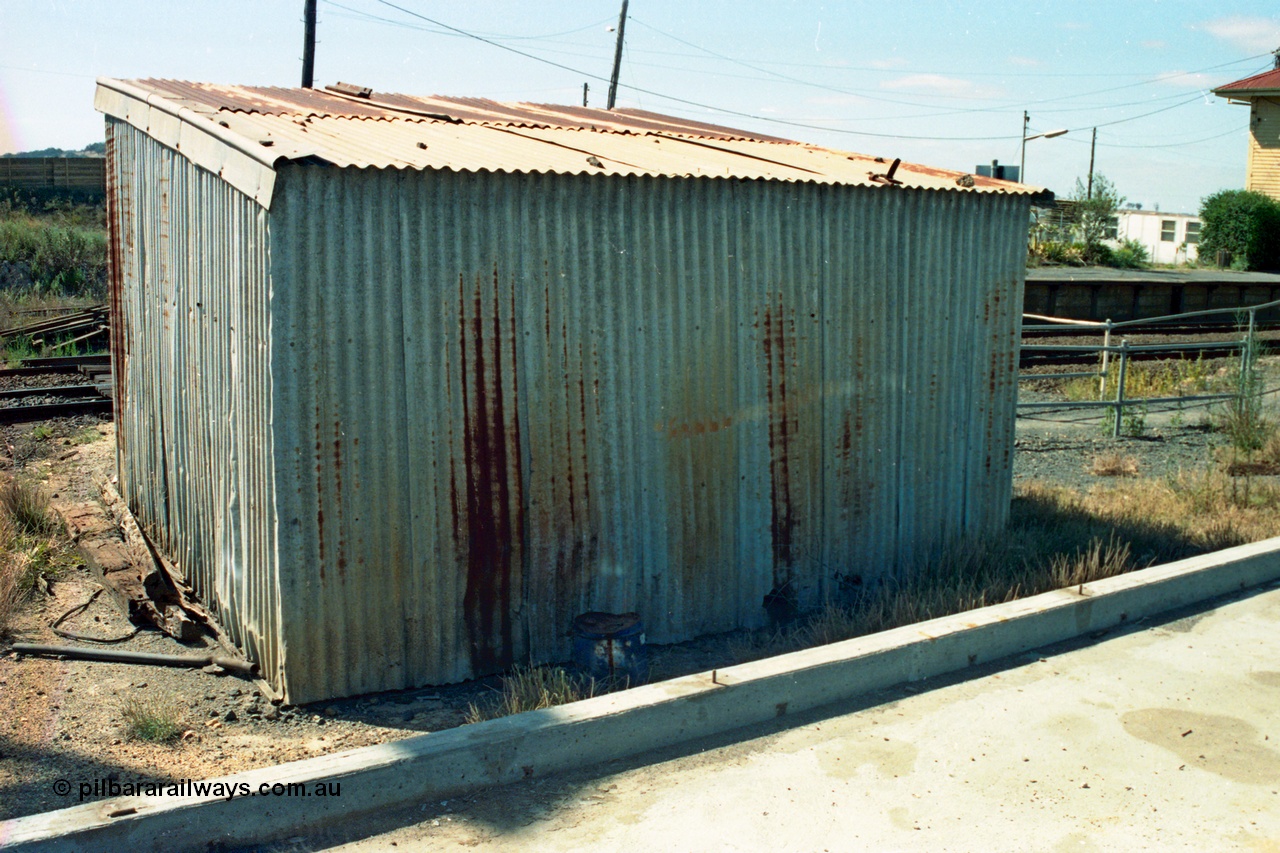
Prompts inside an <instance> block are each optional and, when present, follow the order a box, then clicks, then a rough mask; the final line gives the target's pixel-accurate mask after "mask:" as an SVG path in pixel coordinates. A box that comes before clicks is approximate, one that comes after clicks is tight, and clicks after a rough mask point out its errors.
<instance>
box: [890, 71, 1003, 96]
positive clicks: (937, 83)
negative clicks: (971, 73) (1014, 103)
mask: <svg viewBox="0 0 1280 853" xmlns="http://www.w3.org/2000/svg"><path fill="white" fill-rule="evenodd" d="M880 88H882V89H892V90H894V91H904V92H920V93H922V94H929V95H947V96H950V97H956V98H997V97H1000V96H1001V91H1000V90H998V89H993V88H990V87H982V86H978V85H977V84H976V83H974V82H973V81H972V80H965V79H962V78H960V77H947V76H945V75H943V74H907V75H904V76H902V77H895V78H894V79H892V80H885V81H884V82H883V83H881V84H880Z"/></svg>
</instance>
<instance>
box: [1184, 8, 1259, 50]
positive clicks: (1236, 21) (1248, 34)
mask: <svg viewBox="0 0 1280 853" xmlns="http://www.w3.org/2000/svg"><path fill="white" fill-rule="evenodd" d="M1192 29H1197V30H1203V31H1204V32H1206V33H1208V34H1209V35H1211V36H1213V37H1214V38H1217V39H1221V40H1222V41H1225V42H1229V43H1230V44H1233V45H1235V46H1236V47H1238V48H1240V49H1242V50H1247V51H1249V52H1250V53H1269V52H1271V51H1273V50H1275V49H1276V47H1278V46H1280V20H1277V19H1275V18H1262V17H1249V16H1245V15H1231V16H1229V17H1226V18H1215V19H1213V20H1212V21H1205V22H1204V23H1201V24H1193V25H1192Z"/></svg>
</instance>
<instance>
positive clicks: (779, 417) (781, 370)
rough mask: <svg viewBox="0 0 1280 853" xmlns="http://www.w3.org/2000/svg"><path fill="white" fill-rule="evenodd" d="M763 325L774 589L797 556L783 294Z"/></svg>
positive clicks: (790, 324) (788, 323)
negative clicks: (766, 381)
mask: <svg viewBox="0 0 1280 853" xmlns="http://www.w3.org/2000/svg"><path fill="white" fill-rule="evenodd" d="M762 326H763V328H762V330H761V331H762V333H763V334H762V345H763V347H764V357H765V365H766V368H767V373H768V377H767V378H768V383H767V387H766V389H765V391H766V396H767V398H768V403H769V502H770V507H771V522H770V532H771V533H772V539H773V581H774V589H775V591H781V590H783V589H785V588H786V587H787V586H788V585H789V584H790V582H791V573H792V566H793V564H794V557H795V555H794V552H793V541H792V537H793V535H794V532H795V516H794V511H793V508H792V501H791V471H790V464H791V453H792V443H793V440H794V437H795V412H794V403H793V401H792V400H791V399H790V397H789V396H788V393H789V392H788V388H787V367H788V362H789V360H790V359H792V358H793V352H794V349H795V320H794V319H791V320H788V319H787V318H786V316H785V309H784V307H783V305H782V299H781V297H779V299H778V304H777V306H776V307H775V306H769V307H767V308H766V309H765V311H764V316H763V320H762ZM788 331H790V335H789V336H788V334H787V333H788Z"/></svg>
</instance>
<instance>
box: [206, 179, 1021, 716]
mask: <svg viewBox="0 0 1280 853" xmlns="http://www.w3.org/2000/svg"><path fill="white" fill-rule="evenodd" d="M270 216H271V220H272V223H271V232H270V233H271V262H272V276H273V280H274V285H275V289H274V293H273V295H272V335H273V348H272V353H273V358H274V364H273V370H274V375H273V379H274V382H275V393H274V396H273V397H272V399H271V405H272V423H273V427H274V432H275V441H274V454H275V456H274V464H275V475H276V484H277V488H278V494H277V507H278V512H279V535H280V542H279V553H280V555H281V568H280V579H281V580H280V583H281V594H280V601H281V607H282V623H283V628H284V635H283V639H282V645H283V647H285V648H287V649H288V662H287V667H286V670H287V677H286V681H287V687H288V692H289V696H290V699H291V701H307V700H310V699H317V698H322V697H331V696H338V695H347V694H355V693H361V692H366V691H371V690H378V689H387V688H400V687H405V686H409V685H414V684H423V683H433V682H444V681H451V680H456V679H461V678H465V677H468V676H471V675H474V674H478V673H483V672H491V671H494V670H496V669H499V668H501V667H503V666H505V665H507V664H509V663H511V662H512V661H519V660H527V659H529V658H532V659H534V660H538V661H542V660H554V659H563V658H564V657H565V656H566V654H567V650H568V643H567V640H566V637H565V635H566V632H567V629H568V625H569V621H570V619H571V618H572V617H573V616H574V615H576V614H578V613H581V612H584V611H586V610H609V611H627V610H638V611H639V612H640V613H641V615H642V617H643V619H644V621H645V624H646V626H647V628H648V634H649V639H650V641H654V642H668V641H673V640H679V639H684V638H688V637H692V636H696V635H699V634H704V633H708V632H714V631H723V630H728V629H731V628H734V627H736V626H740V625H758V624H761V623H762V622H763V621H764V619H765V611H764V609H763V607H762V602H763V600H764V599H765V597H766V596H767V595H768V594H769V593H771V592H773V593H778V594H780V595H782V596H784V597H789V598H792V599H794V601H795V602H797V603H798V604H799V605H800V606H801V607H806V606H812V605H814V604H817V603H818V602H819V601H820V600H821V599H822V596H823V595H824V594H825V593H827V592H829V591H831V590H832V589H833V588H834V586H835V585H836V584H838V583H839V582H840V581H841V579H842V578H843V577H844V576H851V575H860V576H862V577H863V578H867V579H870V578H874V577H876V576H879V575H881V574H883V573H886V572H892V571H895V570H898V569H900V568H901V567H903V566H907V565H909V564H910V563H911V562H912V561H913V560H915V559H917V558H918V557H920V556H921V555H922V554H923V553H924V552H926V551H928V550H929V549H930V548H932V547H935V546H936V545H937V544H938V543H940V542H941V541H942V540H943V539H945V538H946V537H949V536H952V535H955V534H958V533H961V532H965V531H969V532H974V531H985V530H991V529H993V528H995V527H997V526H998V525H1000V524H1002V523H1003V521H1004V519H1005V517H1006V513H1007V509H1008V503H1009V498H1010V490H1011V477H1010V468H1009V466H1010V457H1011V450H1012V434H1013V422H1014V419H1013V407H1014V402H1015V392H1014V383H1015V379H1016V377H1015V370H1016V354H1017V325H1018V314H1019V305H1020V300H1021V292H1020V289H1021V286H1022V276H1023V252H1024V243H1025V231H1026V226H1027V202H1026V200H1025V199H1020V198H1017V197H1009V196H1003V195H994V194H981V195H980V194H974V193H959V192H956V193H949V192H914V191H903V190H896V189H891V188H875V189H869V188H847V187H844V188H842V187H833V186H816V185H798V184H784V183H765V182H748V181H728V180H666V179H623V178H592V177H586V176H580V177H574V176H553V175H511V174H492V173H488V174H468V173H452V172H428V173H420V172H397V171H374V170H368V171H361V170H337V169H326V168H323V167H312V166H301V165H283V166H281V167H280V174H279V179H278V183H277V187H276V196H275V199H274V201H273V207H272V211H271V214H270ZM255 233H259V234H260V233H261V232H260V231H259V232H255ZM246 284H248V283H245V282H242V283H240V285H239V286H240V287H241V288H242V289H243V288H244V287H245V285H246ZM183 452H184V453H191V454H196V453H197V451H196V450H195V449H194V448H188V449H184V450H183Z"/></svg>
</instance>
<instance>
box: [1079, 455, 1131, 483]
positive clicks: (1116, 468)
mask: <svg viewBox="0 0 1280 853" xmlns="http://www.w3.org/2000/svg"><path fill="white" fill-rule="evenodd" d="M1089 473H1090V474H1093V475H1094V476H1095V477H1136V476H1138V460H1137V459H1135V458H1134V457H1132V456H1125V455H1123V454H1120V453H1100V454H1098V455H1097V456H1095V457H1093V462H1092V463H1090V465H1089Z"/></svg>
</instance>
